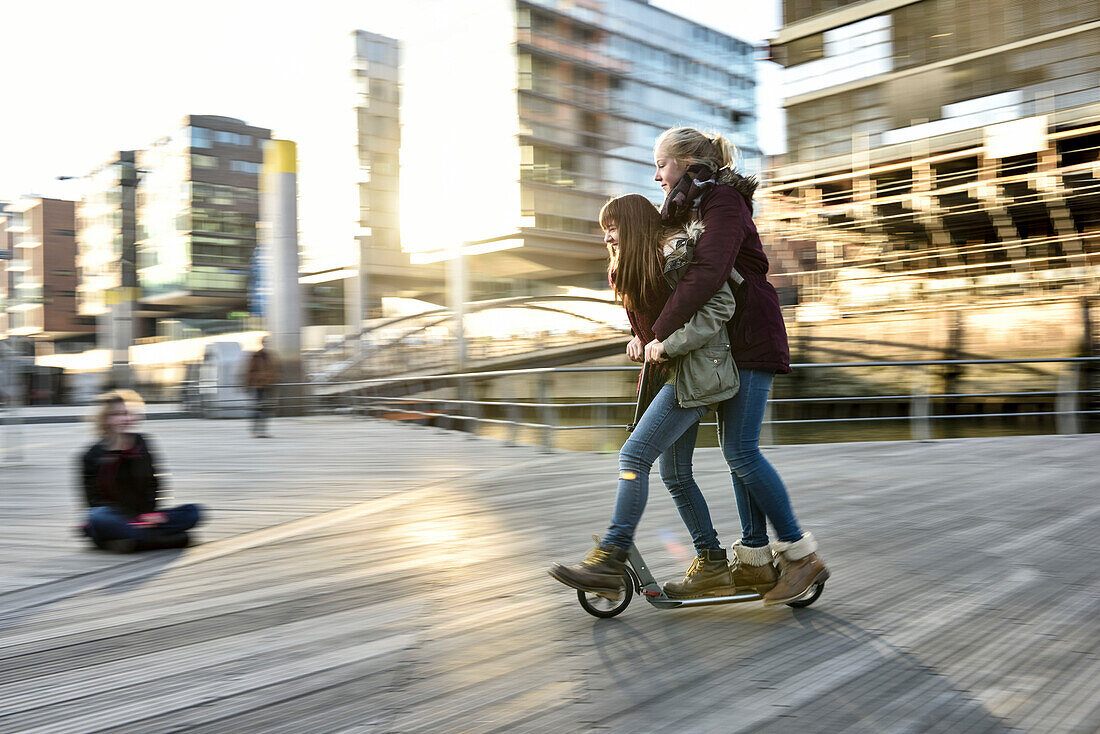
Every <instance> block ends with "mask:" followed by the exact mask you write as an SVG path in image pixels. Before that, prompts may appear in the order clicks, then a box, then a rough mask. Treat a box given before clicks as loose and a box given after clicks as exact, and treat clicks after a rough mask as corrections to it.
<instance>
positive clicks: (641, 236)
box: [550, 194, 738, 598]
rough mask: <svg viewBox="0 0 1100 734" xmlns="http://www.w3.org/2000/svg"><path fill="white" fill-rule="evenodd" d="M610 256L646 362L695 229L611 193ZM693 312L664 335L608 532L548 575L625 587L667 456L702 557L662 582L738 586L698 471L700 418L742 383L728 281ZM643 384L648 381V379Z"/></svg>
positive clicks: (623, 457) (625, 455) (710, 592)
mask: <svg viewBox="0 0 1100 734" xmlns="http://www.w3.org/2000/svg"><path fill="white" fill-rule="evenodd" d="M600 226H601V227H602V228H603V229H604V233H605V234H604V240H605V242H606V243H607V247H608V252H609V255H610V261H609V266H608V278H609V280H610V282H611V285H612V288H613V290H614V292H615V294H616V296H617V297H618V298H619V299H620V300H621V301H622V304H623V307H624V308H625V309H626V312H627V316H628V318H629V320H630V324H631V327H632V329H633V331H634V334H635V338H634V339H632V340H631V342H630V344H629V345H628V347H627V354H628V356H629V357H630V358H631V359H633V360H635V361H641V360H642V359H643V357H644V355H643V353H642V348H643V345H644V344H646V343H647V342H649V341H652V339H653V336H654V335H653V330H652V323H653V319H654V318H655V317H656V316H657V314H659V313H660V311H661V307H662V306H663V305H664V303H665V301H666V300H667V298H668V294H669V291H670V290H671V289H672V288H674V287H676V283H677V281H678V280H679V278H680V277H681V276H682V275H683V273H684V272H685V271H686V270H688V265H689V264H690V263H691V261H692V250H693V248H694V240H693V238H692V236H693V233H691V232H680V233H676V234H673V235H672V236H669V235H668V234H667V233H666V230H665V228H663V227H662V226H661V221H660V215H659V214H658V212H657V210H656V208H655V207H654V206H653V205H652V204H651V203H650V202H649V201H648V200H647V199H646V198H645V197H643V196H641V195H639V194H628V195H626V196H622V197H619V198H616V199H612V200H611V201H610V202H608V203H607V205H606V206H604V208H603V210H602V211H601V212H600ZM715 290H716V293H715V294H713V295H712V297H710V298H708V299H707V300H706V301H705V302H704V303H702V304H700V306H699V308H698V309H697V310H696V312H695V313H694V314H692V316H691V318H690V319H686V320H685V323H684V324H682V325H681V326H680V327H679V328H678V329H677V330H676V331H675V332H674V333H672V334H669V335H668V336H667V337H666V338H665V339H664V340H663V344H662V347H663V353H662V356H663V357H667V358H669V359H670V360H671V361H670V362H669V363H668V369H667V370H664V372H665V373H666V377H665V378H664V383H665V384H663V385H661V387H660V389H659V390H658V391H657V393H656V395H655V397H654V398H653V401H652V402H651V403H650V404H649V406H648V407H647V408H646V409H645V412H644V413H643V415H642V417H641V418H640V419H639V421H638V424H637V426H636V427H635V428H634V430H633V432H632V433H631V435H630V438H629V439H627V441H626V443H625V444H623V447H622V450H621V451H620V452H619V483H618V492H617V496H616V499H615V507H614V512H613V513H612V517H611V523H610V526H609V527H608V529H607V532H606V533H605V534H604V537H603V539H602V540H601V539H597V544H596V547H595V548H593V549H592V551H590V552H589V554H588V556H587V557H586V558H585V559H584V560H583V561H581V562H580V563H579V564H576V565H568V566H567V565H562V564H554V565H553V566H552V567H551V568H550V575H551V576H553V577H554V578H555V579H557V580H558V581H560V582H562V583H563V584H566V585H567V586H571V587H573V588H576V589H581V590H584V591H592V592H610V593H614V592H617V591H618V590H620V589H621V588H622V586H623V572H624V570H625V566H626V559H627V552H628V550H629V549H630V547H631V545H632V544H633V542H634V533H635V529H636V528H637V525H638V522H639V520H640V519H641V517H642V512H643V511H644V510H645V505H646V501H647V499H648V494H649V473H650V469H651V468H652V466H653V463H654V461H656V460H657V459H658V457H659V458H660V472H661V478H662V480H664V483H665V485H666V487H667V488H668V490H669V492H670V493H671V494H672V497H673V499H674V501H675V503H676V508H677V510H678V511H679V513H680V517H681V518H682V519H683V521H684V524H685V525H686V526H687V528H688V530H689V532H690V533H691V538H692V542H693V544H694V546H695V549H696V553H697V556H698V557H697V558H696V561H695V562H693V564H692V566H691V568H690V569H689V570H688V573H687V575H686V576H685V578H684V580H683V581H682V582H671V583H669V584H666V585H665V592H666V593H667V594H668V595H669V596H670V597H672V598H692V597H705V596H725V595H729V594H732V593H733V590H734V587H733V579H732V575H731V573H730V567H729V563H728V560H727V557H726V551H725V550H724V549H723V548H722V547H721V545H720V544H719V542H718V533H717V532H716V531H715V529H714V526H713V525H712V523H711V518H710V511H709V509H708V508H707V503H706V500H705V499H704V498H703V495H702V492H700V491H699V486H698V485H697V484H696V482H695V479H694V478H693V476H692V472H691V458H692V452H693V451H694V448H695V438H696V434H697V432H698V428H699V419H700V418H702V416H703V415H704V414H705V413H706V411H707V406H710V405H714V404H716V403H720V402H721V401H723V400H727V399H729V398H731V397H732V396H733V395H734V394H735V393H736V392H737V389H738V380H737V367H736V365H734V362H733V358H732V356H731V352H730V349H729V339H728V336H727V334H726V328H725V325H726V322H727V321H728V320H729V319H730V317H731V316H732V315H733V312H734V309H735V307H736V304H735V301H734V299H733V293H732V291H731V290H730V288H729V287H728V286H727V287H723V288H716V289H715ZM643 387H644V386H643Z"/></svg>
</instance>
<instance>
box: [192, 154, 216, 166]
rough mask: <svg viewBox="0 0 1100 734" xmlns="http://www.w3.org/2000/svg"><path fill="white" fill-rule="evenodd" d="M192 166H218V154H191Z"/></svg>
mask: <svg viewBox="0 0 1100 734" xmlns="http://www.w3.org/2000/svg"><path fill="white" fill-rule="evenodd" d="M191 166H192V167H193V168H217V167H218V157H217V156H216V155H200V154H199V153H192V154H191Z"/></svg>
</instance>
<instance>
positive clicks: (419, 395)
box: [202, 357, 1100, 448]
mask: <svg viewBox="0 0 1100 734" xmlns="http://www.w3.org/2000/svg"><path fill="white" fill-rule="evenodd" d="M792 366H793V367H794V368H795V369H796V370H799V371H801V370H807V371H811V373H813V374H818V373H820V372H821V371H825V370H850V369H857V368H858V369H866V370H872V371H875V370H885V369H896V368H901V369H903V370H907V371H908V370H911V371H913V375H912V376H913V378H914V379H913V380H911V381H910V382H911V384H913V385H914V389H913V390H911V391H909V392H900V391H896V390H895V391H891V392H888V393H885V394H862V395H838V396H822V395H805V396H779V397H773V398H772V399H771V400H770V401H769V408H768V414H767V415H766V416H765V421H764V436H763V437H762V442H764V443H770V442H771V432H772V431H773V430H774V428H775V427H777V426H798V425H801V426H813V425H827V424H868V425H871V424H882V423H887V422H894V423H903V424H904V423H907V424H908V429H909V430H908V432H907V435H908V437H909V438H911V439H919V440H926V439H930V438H932V437H933V435H934V430H933V426H934V424H935V422H936V421H958V420H971V421H988V420H992V419H1002V421H1013V420H1015V421H1019V420H1021V419H1025V420H1035V419H1044V420H1045V421H1046V422H1047V423H1048V424H1049V423H1050V421H1051V419H1053V423H1054V426H1053V427H1054V429H1055V431H1056V432H1058V433H1067V434H1068V433H1079V432H1080V431H1081V430H1083V426H1084V420H1088V419H1090V417H1091V416H1097V415H1100V389H1098V388H1097V386H1096V383H1098V382H1100V357H1056V358H1042V357H1036V358H1020V359H951V360H901V361H863V362H824V363H807V364H795V365H792ZM1024 366H1026V367H1027V368H1028V370H1029V374H1028V375H1026V376H1025V377H1026V379H1028V380H1029V381H1031V382H1035V381H1037V380H1040V378H1037V377H1036V376H1035V374H1034V373H1035V369H1036V368H1037V367H1040V368H1041V367H1043V366H1056V367H1059V368H1060V369H1058V370H1057V371H1054V372H1052V373H1050V374H1049V375H1047V377H1049V378H1052V379H1056V382H1057V384H1056V386H1055V387H1053V389H1051V388H1050V387H1049V386H1038V387H1037V388H1036V389H1023V390H1021V389H1010V390H999V391H998V390H980V391H977V392H964V391H944V392H933V391H932V390H931V387H930V386H931V384H932V381H933V380H934V379H936V377H937V375H936V372H937V371H942V370H943V369H945V368H949V369H961V368H965V367H971V368H975V367H980V368H983V369H987V370H993V369H1001V368H1013V367H1016V368H1022V367H1024ZM638 371H639V368H638V367H637V366H587V367H546V368H531V369H511V370H497V371H491V372H467V373H454V374H442V375H417V376H408V377H394V378H378V379H367V380H355V381H346V382H336V383H327V384H325V385H324V386H323V387H324V388H325V394H321V393H318V392H317V388H318V387H321V386H318V385H316V384H312V383H290V384H284V385H280V386H278V388H277V390H278V391H281V392H282V393H283V394H282V395H280V396H278V397H276V398H275V402H276V403H277V404H278V406H279V409H280V411H282V412H287V413H326V414H331V413H344V414H351V415H359V416H364V417H383V418H390V419H398V420H410V421H415V422H421V423H426V424H430V425H436V426H441V427H445V428H454V429H459V430H463V431H466V432H470V433H477V432H479V428H481V427H488V426H495V427H505V428H506V429H507V432H508V436H507V438H509V440H511V441H517V440H518V435H519V433H520V431H521V430H527V431H534V432H536V434H537V435H538V441H537V442H538V443H540V444H541V445H543V446H545V447H547V448H553V447H554V446H555V444H556V443H557V441H556V439H555V437H556V435H558V433H559V432H568V431H585V430H611V429H624V428H625V426H626V422H622V423H619V422H616V421H615V420H614V419H613V416H615V415H616V411H618V412H620V413H621V415H622V417H623V418H625V419H626V421H629V417H630V415H631V414H632V410H633V406H634V396H633V394H631V393H630V392H629V391H630V390H632V388H633V385H634V376H635V375H637V374H638ZM616 373H618V374H622V375H623V377H624V379H623V380H621V385H622V386H624V387H625V388H626V389H624V392H626V393H627V394H623V395H617V396H615V397H614V398H610V399H605V400H600V399H596V400H583V401H577V400H567V399H563V400H555V399H553V398H552V397H551V395H552V392H553V387H554V386H553V385H552V381H553V380H559V381H560V380H562V379H563V378H565V379H567V378H569V377H572V376H579V375H599V374H611V375H613V374H616ZM509 378H511V379H521V380H524V381H525V382H526V383H528V384H527V385H526V386H527V388H528V391H529V392H530V393H531V397H530V399H512V400H509V399H495V400H478V399H472V398H471V397H470V395H471V394H472V393H474V392H475V391H476V390H477V387H476V386H478V385H486V384H490V383H492V382H493V381H497V380H503V379H509ZM811 379H812V378H811ZM990 379H994V378H993V377H992V376H991V377H990ZM532 381H533V383H534V384H533V386H532V385H530V384H529V383H530V382H532ZM531 388H533V389H531ZM560 388H561V391H562V392H566V391H568V389H569V388H568V386H567V385H562V386H560ZM205 389H206V390H207V396H206V398H205V399H204V400H203V401H202V404H203V406H205V407H206V408H212V409H214V410H215V411H216V410H217V408H218V406H219V403H221V402H224V401H221V400H220V399H219V398H218V397H217V391H218V388H214V387H213V386H210V387H209V388H205ZM235 389H239V388H235ZM211 391H212V392H213V394H210V393H211ZM440 392H449V393H453V394H451V395H440V394H438V393H440ZM240 401H241V398H239V397H238V398H237V399H236V403H235V404H236V405H237V406H238V408H240V409H247V405H246V404H242V403H241V402H240ZM947 401H950V402H947ZM973 401H984V402H985V403H986V404H988V405H992V406H996V405H998V402H997V401H1000V403H999V404H1000V405H1001V408H1000V409H995V410H993V411H992V412H967V411H963V412H955V411H946V410H941V411H936V410H935V407H936V406H937V405H940V404H946V405H958V404H960V403H966V402H971V403H972V402H973ZM873 403H887V404H888V403H894V404H895V405H897V404H901V405H904V406H906V409H905V410H904V411H902V412H899V413H898V414H896V415H845V416H839V417H838V416H828V417H806V413H807V412H809V410H810V408H811V407H812V406H815V405H821V404H826V405H833V406H838V405H852V404H864V405H870V404H873ZM1028 404H1030V405H1032V406H1035V405H1038V406H1039V407H1040V408H1042V409H1037V410H1006V409H1004V406H1006V405H1014V406H1020V405H1028ZM799 407H801V408H803V410H802V415H795V416H794V417H788V415H787V414H792V413H796V411H797V408H799ZM1047 408H1049V409H1047ZM777 409H779V410H781V411H782V412H783V413H784V417H778V418H777V417H775V415H774V413H775V412H776V410H777ZM578 412H585V413H586V414H587V418H588V420H584V421H579V420H577V419H576V414H577V413H578ZM567 413H569V414H570V415H571V417H572V420H566V414H567ZM703 425H714V422H713V421H710V422H704V423H703ZM1034 432H1038V433H1043V432H1049V431H1046V430H1044V431H1034Z"/></svg>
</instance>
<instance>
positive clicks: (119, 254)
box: [76, 150, 137, 334]
mask: <svg viewBox="0 0 1100 734" xmlns="http://www.w3.org/2000/svg"><path fill="white" fill-rule="evenodd" d="M85 184H86V185H85V191H84V197H83V199H82V200H81V201H80V203H79V204H78V205H77V218H76V219H77V232H76V240H77V257H76V267H77V275H78V278H79V280H78V283H77V311H78V313H80V314H81V315H82V316H87V317H91V318H93V319H95V320H96V321H97V324H98V329H97V330H98V331H99V333H100V334H107V333H109V331H110V329H109V327H108V325H107V324H105V323H104V321H105V319H106V317H107V314H108V313H109V311H110V308H111V306H112V305H114V304H116V303H118V302H120V301H122V300H133V299H134V298H135V297H136V295H137V294H136V293H135V292H133V290H131V291H130V292H123V291H122V288H124V287H126V288H130V289H133V288H134V286H136V280H135V278H136V259H137V252H136V237H137V231H136V227H137V222H136V193H135V192H136V187H137V172H136V171H135V165H134V151H132V150H124V151H120V152H119V153H117V154H116V155H115V156H113V157H112V158H111V160H109V161H108V162H107V163H105V164H104V165H102V166H100V167H99V168H98V169H96V170H95V171H93V172H92V173H90V174H89V175H88V176H86V177H85Z"/></svg>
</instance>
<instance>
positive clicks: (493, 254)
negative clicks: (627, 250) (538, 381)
mask: <svg viewBox="0 0 1100 734" xmlns="http://www.w3.org/2000/svg"><path fill="white" fill-rule="evenodd" d="M427 5H428V7H426V8H425V9H423V11H422V12H423V13H424V14H425V15H430V16H431V17H432V18H433V21H432V22H431V23H423V24H418V25H417V26H416V27H415V28H414V29H412V30H411V31H410V32H409V35H408V36H407V37H405V38H402V39H401V66H400V81H401V99H400V120H401V132H400V137H401V140H400V155H399V159H400V181H399V189H400V203H401V207H400V223H401V230H400V237H401V240H400V244H401V248H402V250H403V251H404V252H405V253H407V254H408V257H409V260H410V270H411V271H412V270H415V268H416V267H417V266H421V267H423V266H433V265H435V266H437V267H438V265H440V264H443V263H447V262H452V261H454V260H455V259H456V258H457V257H458V256H459V254H461V255H462V256H463V259H464V262H465V264H466V268H467V271H468V276H469V288H470V291H469V294H468V297H469V298H470V299H471V300H474V299H482V298H488V297H497V296H509V295H523V294H542V293H548V292H555V291H556V289H560V288H566V287H570V286H572V287H584V288H597V289H606V287H607V284H606V275H605V269H606V250H605V248H604V246H603V244H602V237H601V234H600V231H599V226H598V223H597V215H598V213H599V209H600V207H601V206H602V205H603V204H604V202H605V201H606V200H607V199H608V197H609V196H613V195H618V194H623V193H627V192H639V193H642V194H644V195H646V196H649V197H650V198H651V199H653V200H654V201H655V202H659V201H660V200H661V198H662V193H661V190H660V188H659V187H658V186H657V184H656V183H655V182H654V181H653V180H652V179H653V163H652V157H653V152H652V146H653V141H654V139H655V138H656V136H657V135H658V134H659V133H660V132H661V131H663V130H664V129H666V128H668V127H672V126H675V125H692V126H696V127H700V128H704V129H707V130H717V131H720V132H722V133H724V134H725V135H726V136H728V137H729V138H730V139H731V140H733V141H734V142H735V143H736V144H737V146H738V147H739V149H740V151H741V156H742V161H741V166H742V168H744V169H746V170H748V171H749V172H755V171H757V170H759V167H760V152H759V149H758V145H757V135H756V116H755V109H754V108H755V71H754V48H753V47H752V46H751V45H750V44H748V43H746V42H744V41H741V40H738V39H736V38H733V37H731V36H728V35H725V34H722V33H719V32H718V31H715V30H713V29H711V28H708V27H706V26H703V25H700V24H698V23H694V22H691V21H688V20H686V19H684V18H681V17H679V16H677V15H674V14H672V13H669V12H666V11H664V10H660V9H658V8H655V7H653V6H650V5H649V4H648V3H646V2H639V1H637V0H575V1H570V2H565V1H557V0H545V1H532V2H526V1H521V2H517V1H516V0H475V1H473V2H464V3H453V2H432V3H428V4H427ZM391 285H392V287H393V288H394V291H393V294H394V295H397V294H402V295H413V294H414V291H416V290H417V289H422V292H423V284H416V283H414V282H413V281H412V280H411V279H410V280H408V281H407V283H406V285H407V286H408V288H407V289H405V290H404V291H402V290H401V287H400V286H401V283H399V282H397V281H395V280H392V279H391ZM435 292H436V293H441V292H442V289H439V288H437V289H436V290H435ZM381 295H388V294H386V293H383V294H381Z"/></svg>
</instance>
